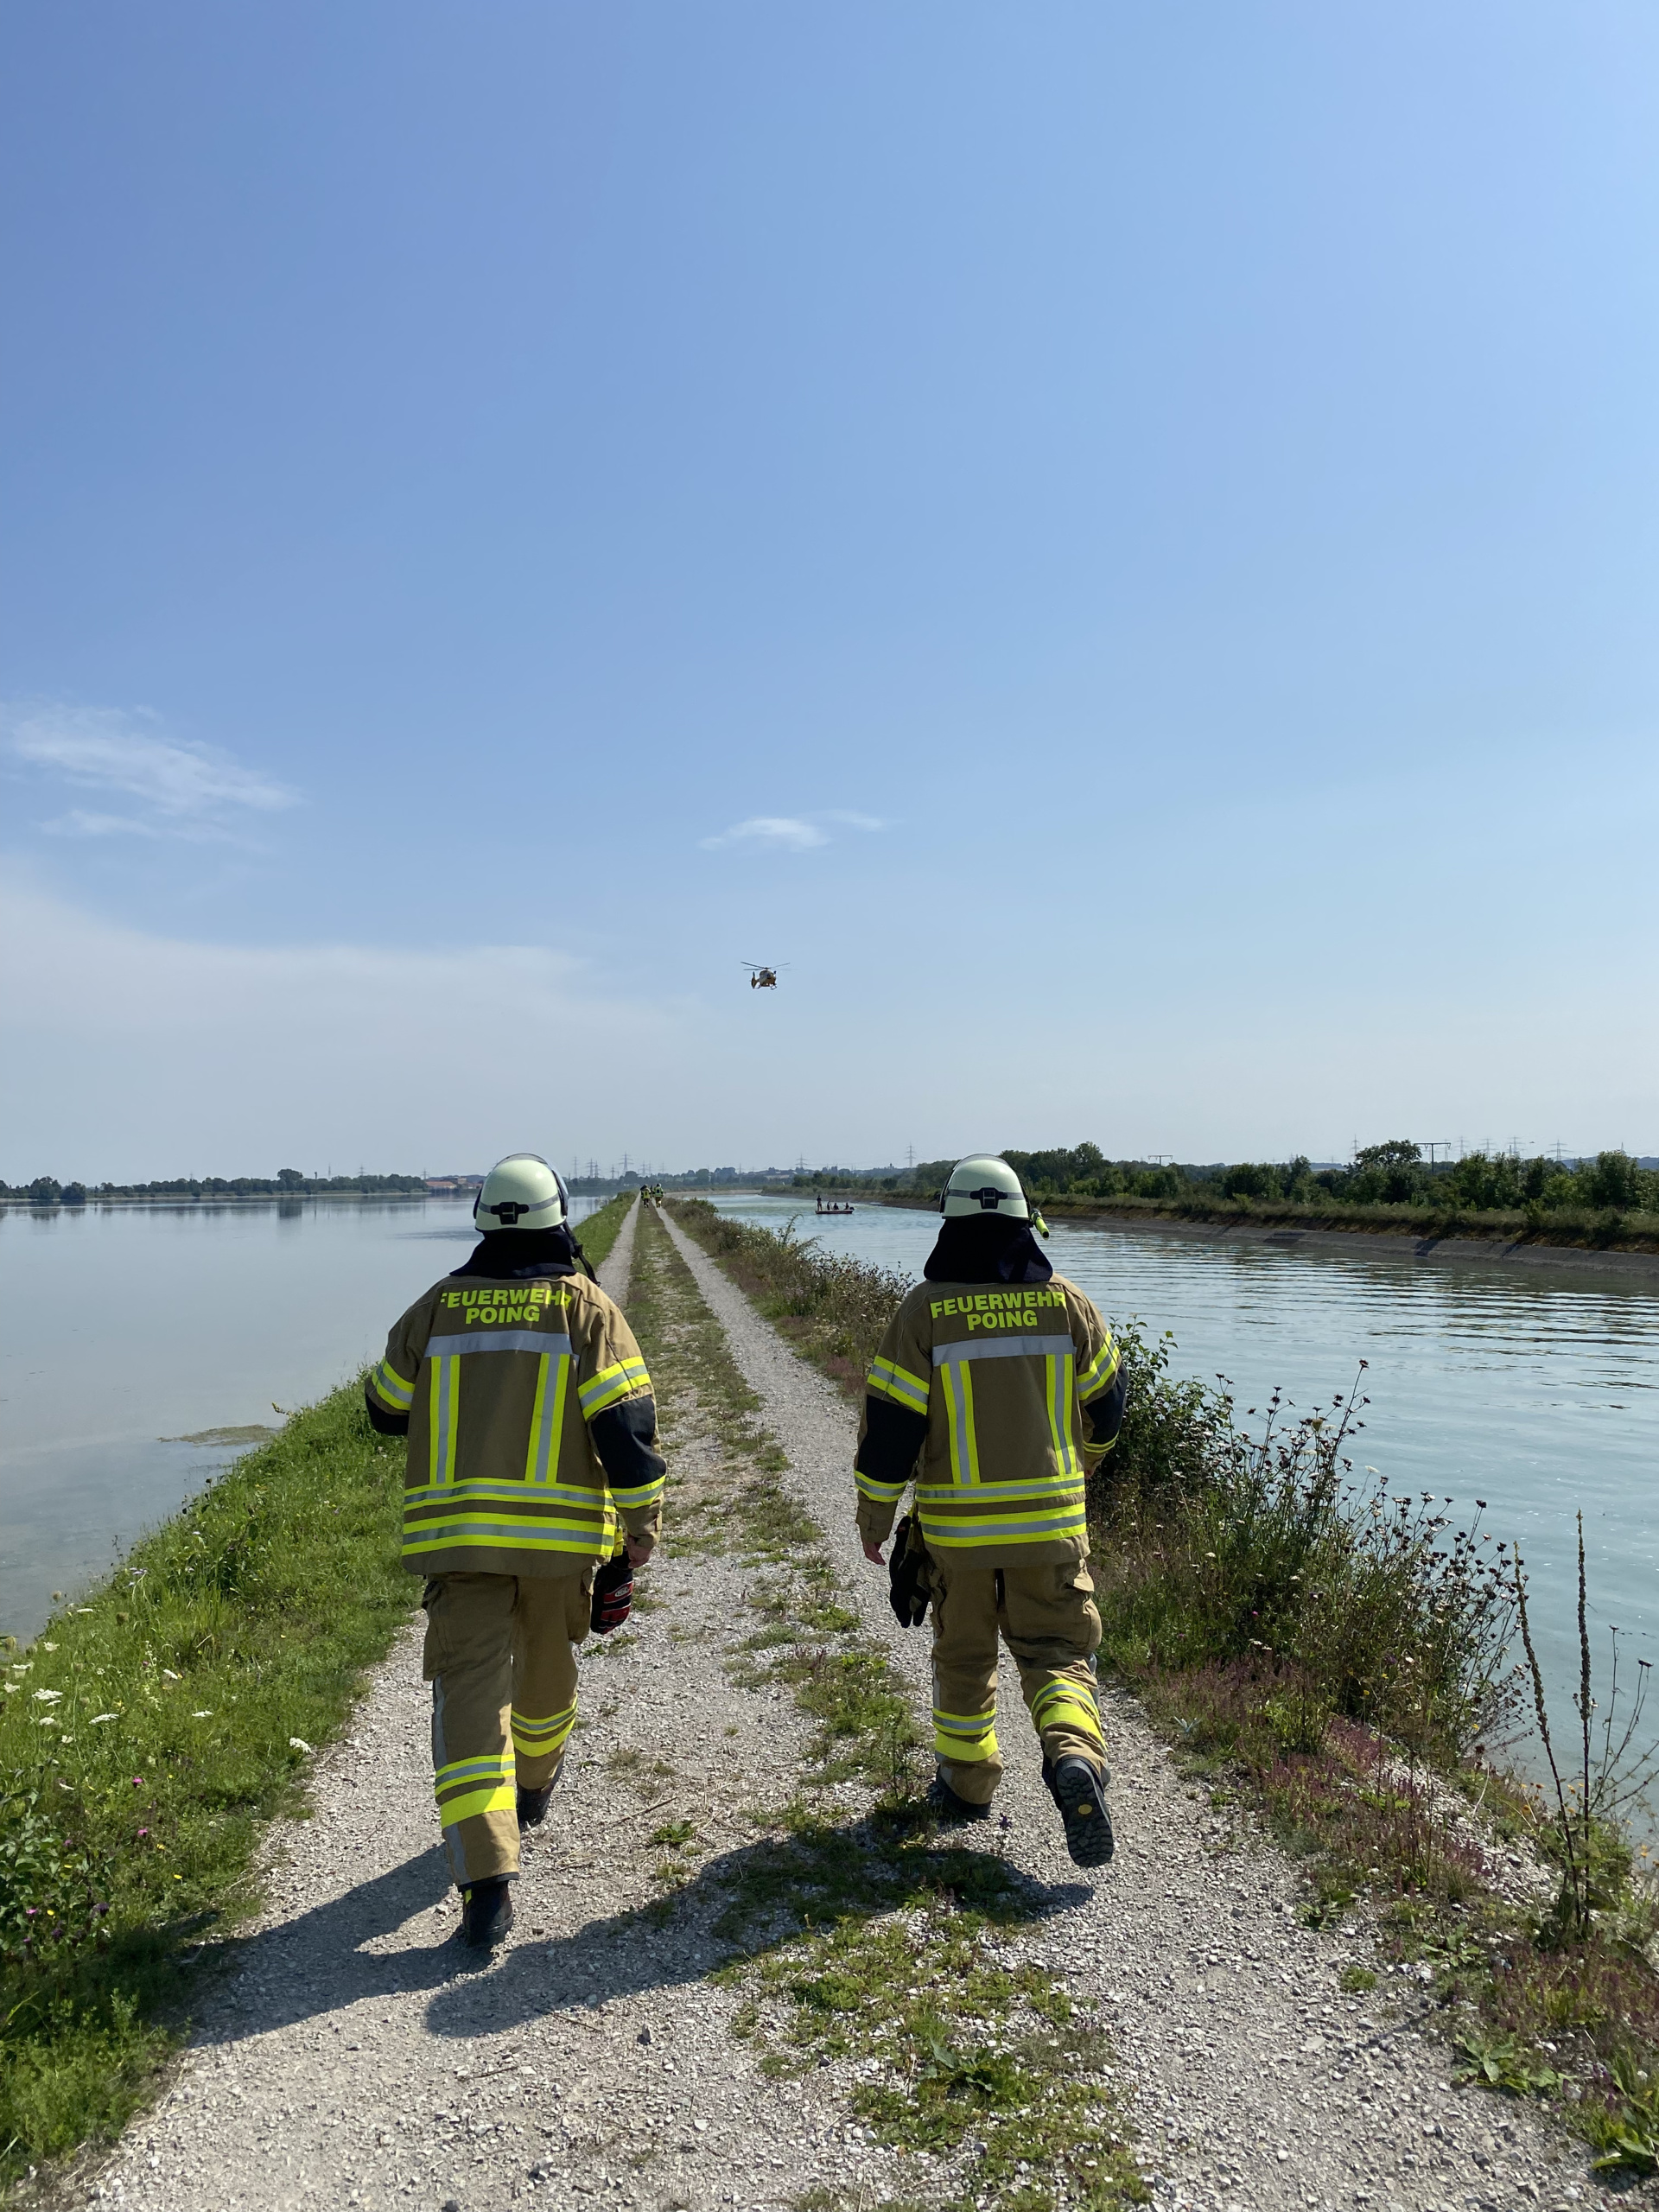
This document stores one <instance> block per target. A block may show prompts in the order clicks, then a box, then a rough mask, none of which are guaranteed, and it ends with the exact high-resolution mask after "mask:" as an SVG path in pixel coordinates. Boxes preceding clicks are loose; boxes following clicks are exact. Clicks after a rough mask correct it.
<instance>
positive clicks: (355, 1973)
mask: <svg viewBox="0 0 1659 2212" xmlns="http://www.w3.org/2000/svg"><path fill="white" fill-rule="evenodd" d="M450 1891H451V1885H450V1880H449V1872H448V1866H446V1865H445V1863H444V1857H443V1853H442V1848H441V1847H436V1846H435V1847H433V1848H432V1849H431V1850H429V1851H423V1852H421V1853H418V1854H417V1855H416V1857H415V1858H413V1859H405V1860H404V1864H403V1865H402V1866H394V1867H393V1868H391V1872H388V1873H385V1874H379V1875H377V1876H376V1877H375V1878H374V1879H373V1880H372V1881H371V1882H364V1883H362V1884H361V1885H359V1887H358V1888H357V1889H354V1890H348V1891H346V1894H345V1896H344V1897H336V1898H335V1899H334V1902H333V1903H332V1904H324V1905H319V1906H317V1908H316V1909H315V1911H312V1912H302V1913H301V1914H300V1916H298V1918H297V1919H295V1920H285V1921H283V1923H282V1925H281V1926H280V1927H277V1928H268V1929H265V1930H264V1933H263V1934H261V1935H258V1936H250V1937H248V1938H247V1939H246V1940H245V1942H239V1943H238V1944H237V1946H236V1948H235V1952H234V1955H233V1959H232V1961H231V1962H229V1974H228V1986H227V1988H226V1993H225V1996H224V1998H223V1999H221V2003H220V2005H218V2006H215V2007H214V2011H215V2013H216V2014H218V2015H219V2017H218V2018H217V2019H216V2020H215V2022H214V2024H213V2027H212V2028H211V2029H210V2030H209V2031H207V2033H206V2034H205V2035H203V2036H202V2037H201V2040H202V2041H203V2042H204V2043H209V2044H212V2043H232V2042H235V2041H237V2040H238V2039H239V2038H240V2037H243V2036H249V2035H263V2034H264V2033H266V2032H267V2031H269V2030H270V2029H272V2028H283V2027H290V2026H292V2025H293V2024H295V2023H296V2021H300V2020H309V2019H315V2018H318V2017H319V2016H321V2015H322V2014H325V2013H328V2012H339V2011H340V2010H341V2009H342V2008H343V2007H345V2006H346V2005H354V2004H356V2003H357V2002H358V2001H359V1999H362V1998H365V1997H387V1996H391V1995H394V1994H396V1993H397V1992H399V1991H410V1990H421V1989H430V1988H432V1987H434V1986H435V1985H436V1984H437V1983H439V1982H442V1981H447V1980H448V1979H449V1978H450V1977H451V1976H452V1975H454V1974H461V1973H464V1972H466V1971H467V1969H468V1968H469V1967H475V1966H476V1964H477V1961H476V1960H475V1959H474V1958H473V1957H471V1956H470V1955H468V1954H467V1953H466V1952H463V1951H461V1949H460V1948H458V1946H457V1945H456V1944H455V1943H454V1942H452V1941H449V1940H448V1931H447V1930H446V1934H445V1938H444V1939H443V1940H441V1941H439V1942H435V1943H417V1944H416V1945H414V1946H413V1947H410V1948H398V1949H396V1950H366V1949H365V1948H363V1946H364V1945H365V1944H369V1943H372V1942H375V1941H376V1940H377V1938H379V1937H383V1936H390V1935H391V1934H392V1933H393V1932H394V1931H395V1930H396V1929H400V1928H402V1927H403V1926H404V1924H405V1923H407V1922H408V1921H410V1920H411V1919H412V1918H413V1917H414V1916H415V1915H416V1913H419V1912H429V1911H430V1910H431V1909H432V1907H433V1906H434V1905H435V1904H437V1903H438V1902H439V1900H440V1899H441V1898H442V1897H446V1896H448V1895H449V1894H450Z"/></svg>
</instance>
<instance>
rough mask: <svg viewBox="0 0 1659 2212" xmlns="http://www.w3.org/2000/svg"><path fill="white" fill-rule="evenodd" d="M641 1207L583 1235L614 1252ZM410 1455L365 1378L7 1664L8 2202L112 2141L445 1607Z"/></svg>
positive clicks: (1, 2159)
mask: <svg viewBox="0 0 1659 2212" xmlns="http://www.w3.org/2000/svg"><path fill="white" fill-rule="evenodd" d="M625 1212H626V1203H625V1202H620V1201H619V1202H617V1203H616V1204H615V1205H613V1206H610V1207H607V1208H606V1209H605V1210H604V1212H603V1213H602V1214H601V1215H597V1216H595V1217H594V1220H593V1222H592V1223H590V1224H583V1237H584V1242H585V1243H587V1245H588V1250H589V1253H590V1255H591V1254H595V1253H597V1255H598V1256H601V1257H602V1256H603V1255H604V1253H605V1252H607V1251H608V1249H610V1245H611V1243H612V1242H613V1239H614V1236H615V1234H616V1230H617V1228H618V1227H619V1226H620V1222H621V1219H622V1217H623V1215H624V1213H625ZM403 1474H404V1447H403V1446H402V1444H401V1443H399V1442H398V1441H397V1440H395V1439H389V1438H384V1437H378V1436H377V1435H376V1434H375V1433H374V1432H373V1431H372V1429H371V1428H370V1427H369V1424H368V1421H367V1419H366V1417H365V1414H364V1410H363V1404H362V1393H361V1387H360V1385H359V1384H358V1383H350V1384H348V1385H346V1386H345V1387H344V1388H342V1389H339V1390H336V1391H334V1393H333V1394H332V1395H330V1396H329V1397H327V1398H325V1399H324V1400H323V1401H322V1402H321V1404H319V1405H316V1406H313V1407H310V1408H308V1409H307V1410H306V1411H304V1412H302V1413H300V1414H296V1415H295V1416H294V1418H293V1419H292V1420H290V1421H289V1422H288V1424H287V1425H286V1427H283V1429H282V1431H281V1432H280V1433H278V1434H277V1436H276V1437H274V1438H273V1439H272V1440H271V1441H270V1443H269V1444H266V1445H264V1446H262V1447H261V1448H260V1449H258V1450H257V1451H254V1452H248V1453H247V1454H245V1456H244V1457H243V1458H241V1459H238V1460H236V1461H235V1462H234V1463H233V1464H232V1465H231V1466H230V1467H229V1468H228V1469H227V1470H226V1472H225V1473H224V1474H223V1475H221V1476H220V1477H219V1478H218V1479H217V1480H216V1481H214V1482H213V1484H210V1485H209V1487H208V1488H207V1490H205V1491H203V1492H202V1494H201V1495H200V1497H198V1498H196V1499H194V1501H193V1502H192V1503H190V1504H189V1505H188V1506H187V1507H186V1508H185V1509H184V1510H183V1511H182V1512H181V1513H180V1514H178V1515H177V1516H175V1518H174V1519H173V1520H171V1521H169V1522H167V1523H165V1524H164V1525H163V1526H162V1528H160V1529H157V1530H156V1531H155V1532H154V1533H153V1534H152V1535H148V1536H146V1537H144V1538H143V1540H142V1541H140V1542H139V1543H137V1545H135V1546H134V1548H133V1549H132V1551H131V1553H130V1555H129V1556H128V1558H127V1560H125V1561H124V1564H123V1565H122V1566H121V1567H119V1568H118V1570H117V1572H116V1573H114V1574H113V1575H112V1576H111V1579H110V1580H109V1581H108V1582H106V1583H105V1584H104V1585H103V1586H101V1587H100V1588H99V1589H97V1590H95V1591H93V1592H92V1593H91V1594H90V1595H88V1596H86V1597H85V1598H82V1599H79V1600H77V1601H76V1602H75V1603H73V1604H72V1605H68V1606H66V1607H65V1608H64V1609H63V1611H60V1613H58V1614H57V1615H55V1616H54V1618H53V1619H52V1620H51V1621H50V1622H49V1623H48V1625H47V1627H46V1628H45V1629H44V1630H42V1631H41V1635H40V1636H39V1637H37V1638H36V1640H35V1643H33V1644H32V1645H31V1646H29V1649H27V1650H25V1651H22V1652H19V1651H17V1650H16V1648H15V1646H10V1644H9V1645H8V1648H7V1649H6V1650H5V1652H4V1654H3V1660H0V1675H3V1680H4V1681H5V1684H6V1688H5V1694H4V1699H3V1709H0V2184H3V2183H6V2182H9V2181H10V2180H13V2179H15V2178H16V2177H17V2176H18V2175H19V2174H20V2173H22V2172H23V2171H26V2170H27V2168H28V2167H29V2166H30V2165H35V2166H39V2165H43V2164H47V2163H48V2162H49V2161H52V2160H55V2159H60V2158H64V2157H66V2156H67V2155H68V2154H69V2153H71V2152H73V2151H75V2150H76V2149H77V2148H79V2146H80V2145H83V2144H86V2143H88V2142H97V2141H105V2140H108V2139H110V2138H111V2137H112V2136H113V2135H114V2134H115V2133H117V2132H118V2130H119V2129H120V2127H121V2126H123V2124H124V2122H125V2121H126V2120H127V2119H128V2118H129V2117H130V2114H131V2113H133V2112H134V2111H135V2110H136V2109H137V2107H139V2106H140V2105H141V2104H142V2103H143V2102H144V2101H146V2099H147V2098H148V2096H149V2094H150V2093H151V2091H152V2089H153V2088H154V2086H155V2084H156V2080H157V2077H158V2075H159V2072H160V2069H162V2066H163V2065H164V2063H165V2062H166V2060H167V2059H168V2056H169V2055H170V2054H171V2052H172V2051H173V2050H175V2048H176V2046H177V2044H178V2042H179V2040H180V2039H181V2037H182V2035H183V2033H184V2031H185V2029H186V2026H187V2024H188V2012H189V2009H190V2007H191V2005H192V2003H193V2002H194V1999H195V1998H196V1996H197V1994H198V1993H199V1992H200V1986H201V1976H202V1974H203V1973H204V1972H205V1971H206V1970H207V1968H208V1967H211V1966H212V1965H213V1963H214V1962H215V1961H216V1960H217V1958H218V1957H219V1955H221V1954H222V1951H223V1948H224V1946H225V1944H226V1941H227V1939H228V1938H229V1937H230V1936H232V1934H233V1932H234V1930H235V1929H236V1926H237V1924H238V1922H239V1921H240V1920H241V1918H242V1917H243V1916H245V1914H246V1913H247V1912H248V1910H250V1909H251V1906H252V1905H253V1904H254V1903H255V1902H256V1899H257V1891H256V1885H255V1879H254V1860H255V1855H256V1853H257V1847H258V1844H259V1840H260V1838H261V1835H262V1834H263V1832H264V1827H265V1824H266V1823H267V1822H268V1821H270V1820H271V1819H272V1818H273V1817H274V1816H276V1815H278V1814H283V1813H293V1812H297V1811H299V1810H301V1809H302V1806H303V1803H304V1793H305V1783H306V1777H307V1774H308V1770H309V1764H310V1753H311V1751H313V1750H315V1749H318V1748H320V1747H321V1745H324V1744H326V1743H327V1742H328V1741H329V1740H330V1738H333V1737H334V1736H336V1735H337V1734H338V1733H339V1732H340V1728H341V1726H342V1725H343V1724H344V1723H345V1721H346V1719H347V1717H348V1716H349V1714H350V1713H351V1710H352V1707H353V1702H354V1700H355V1699H356V1697H357V1695H358V1694H359V1690H360V1688H361V1687H362V1684H363V1679H364V1674H365V1669H368V1668H370V1667H372V1665H373V1664H374V1663H375V1662H377V1661H378V1660H379V1659H380V1658H382V1657H383V1656H385V1652H386V1650H387V1649H388V1648H389V1646H390V1644H391V1640H392V1637H394V1636H395V1634H396V1633H397V1630H398V1628H399V1627H400V1626H401V1625H402V1624H403V1623H404V1621H406V1620H407V1619H408V1618H409V1616H410V1612H411V1611H412V1610H413V1608H414V1605H415V1604H416V1599H417V1598H418V1596H419V1593H420V1583H419V1581H418V1580H417V1579H416V1577H414V1576H412V1575H410V1574H407V1573H404V1570H403V1568H402V1567H401V1566H400V1565H399V1562H398V1556H397V1552H398V1530H399V1520H400V1510H401V1493H402V1488H403Z"/></svg>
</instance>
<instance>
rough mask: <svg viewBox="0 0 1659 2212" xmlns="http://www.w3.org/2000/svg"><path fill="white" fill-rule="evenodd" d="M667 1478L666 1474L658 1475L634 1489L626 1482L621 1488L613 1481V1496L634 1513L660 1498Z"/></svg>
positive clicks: (636, 1485) (653, 1503)
mask: <svg viewBox="0 0 1659 2212" xmlns="http://www.w3.org/2000/svg"><path fill="white" fill-rule="evenodd" d="M666 1480H667V1477H666V1476H664V1475H658V1476H657V1477H656V1478H654V1480H652V1481H651V1482H648V1483H638V1484H635V1485H634V1486H633V1487H632V1489H630V1488H629V1487H627V1485H626V1484H624V1486H623V1487H622V1488H621V1489H620V1490H619V1489H618V1487H617V1485H616V1484H614V1483H613V1484H611V1496H612V1497H613V1498H614V1499H615V1500H616V1502H617V1503H618V1504H619V1505H625V1506H626V1508H627V1509H628V1510H629V1512H630V1513H633V1512H636V1511H638V1510H639V1508H640V1507H641V1506H645V1505H655V1504H656V1503H657V1501H658V1498H659V1497H661V1496H662V1494H663V1487H664V1483H665V1482H666Z"/></svg>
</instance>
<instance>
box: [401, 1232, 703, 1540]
mask: <svg viewBox="0 0 1659 2212" xmlns="http://www.w3.org/2000/svg"><path fill="white" fill-rule="evenodd" d="M365 1392H366V1395H367V1399H368V1406H369V1417H370V1419H371V1421H373V1423H374V1425H375V1427H377V1428H378V1429H381V1430H383V1431H389V1432H392V1433H397V1432H401V1431H405V1430H406V1432H407V1433H408V1437H409V1462H408V1467H407V1470H406V1471H405V1474H404V1547H403V1556H404V1566H405V1567H408V1568H409V1569H410V1572H411V1573H416V1574H428V1575H430V1574H454V1573H482V1574H525V1575H548V1574H569V1573H576V1572H578V1571H579V1570H580V1569H581V1568H582V1567H584V1566H585V1565H586V1564H587V1563H588V1561H589V1560H600V1559H605V1558H608V1557H609V1555H610V1554H611V1553H612V1551H613V1549H614V1548H615V1540H616V1526H617V1520H618V1517H619V1516H620V1519H621V1521H622V1523H623V1525H624V1527H625V1528H626V1530H627V1532H628V1534H629V1535H631V1536H643V1535H656V1534H657V1531H658V1525H659V1523H660V1521H661V1518H662V1496H663V1476H664V1462H663V1460H662V1459H661V1458H660V1457H659V1456H658V1453H657V1452H655V1451H654V1450H653V1449H652V1446H653V1445H654V1444H655V1442H656V1438H657V1407H656V1402H655V1400H654V1399H653V1397H652V1389H651V1377H650V1376H649V1375H648V1374H647V1373H646V1372H645V1361H644V1360H643V1359H642V1358H641V1357H640V1356H639V1345H638V1344H636V1343H635V1341H634V1338H633V1332H632V1330H631V1329H630V1328H629V1326H628V1325H627V1322H626V1320H625V1319H624V1318H623V1315H622V1311H621V1308H620V1306H617V1305H616V1303H615V1302H614V1300H612V1299H610V1298H607V1296H606V1294H605V1293H604V1292H603V1291H602V1290H601V1288H600V1287H599V1286H598V1284H597V1283H594V1282H590V1281H588V1279H587V1277H586V1276H584V1275H578V1274H565V1273H563V1272H557V1271H553V1270H550V1271H549V1272H548V1273H547V1274H539V1273H538V1274H516V1275H513V1276H512V1277H497V1278H491V1277H489V1276H487V1275H482V1274H471V1273H462V1274H454V1275H448V1276H446V1277H445V1279H444V1280H443V1281H442V1282H439V1283H435V1284H434V1285H433V1286H432V1287H431V1289H430V1290H429V1291H427V1292H426V1293H425V1294H424V1295H423V1297H420V1298H417V1299H416V1301H415V1303H414V1305H413V1306H410V1309H409V1311H408V1313H405V1314H404V1316H403V1318H402V1319H400V1320H399V1321H398V1322H397V1324H396V1325H395V1326H394V1327H393V1329H392V1332H391V1335H390V1336H389V1337H388V1338H387V1339H386V1356H385V1358H384V1359H383V1360H382V1361H381V1362H380V1364H379V1365H378V1367H377V1368H376V1369H375V1370H374V1371H373V1373H372V1375H371V1376H369V1379H368V1382H367V1383H366V1385H365Z"/></svg>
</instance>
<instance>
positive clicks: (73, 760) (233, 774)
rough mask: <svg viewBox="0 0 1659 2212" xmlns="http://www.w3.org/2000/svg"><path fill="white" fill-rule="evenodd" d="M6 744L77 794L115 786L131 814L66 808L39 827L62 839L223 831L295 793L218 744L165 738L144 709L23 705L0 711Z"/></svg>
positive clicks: (198, 835)
mask: <svg viewBox="0 0 1659 2212" xmlns="http://www.w3.org/2000/svg"><path fill="white" fill-rule="evenodd" d="M3 728H4V743H5V750H6V752H7V753H9V754H10V757H11V758H12V759H13V760H16V761H20V762H22V763H23V764H25V765H26V766H29V767H31V768H34V769H36V770H38V771H39V772H41V774H42V775H43V776H46V777H48V778H51V779H54V780H56V781H59V782H61V783H65V784H68V785H71V786H72V787H73V788H74V789H76V790H79V791H98V792H100V793H104V794H112V793H118V794H119V795H120V796H121V797H122V798H127V799H130V800H133V801H135V802H136V803H137V811H136V812H133V813H127V814H114V813H107V812H99V811H97V810H91V809H87V808H82V807H72V808H70V810H68V811H67V813H65V814H60V815H56V816H54V817H53V818H52V819H51V820H49V821H47V822H43V823H41V824H40V827H41V829H45V830H47V831H48V832H49V833H50V834H51V835H52V836H59V837H111V836H140V837H188V838H191V839H197V840H200V839H203V838H219V837H222V836H226V835H227V834H228V831H227V828H226V825H227V824H228V823H231V822H232V821H234V820H236V819H237V818H238V817H242V818H244V819H245V818H246V817H247V816H248V815H250V814H254V815H262V814H275V813H278V812H280V811H282V810H283V809H284V808H286V807H290V806H296V805H297V804H299V793H298V792H297V791H290V790H289V788H288V786H287V785H284V784H279V783H278V782H277V780H276V779H275V778H274V777H271V776H268V775H266V774H265V773H264V771H263V770H261V769H257V768H245V767H244V766H242V764H241V762H240V761H239V760H234V759H232V756H231V755H230V754H229V753H223V752H220V751H219V749H218V748H217V747H214V746H209V745H196V744H192V743H190V742H189V741H187V740H183V739H179V738H174V737H169V736H168V735H166V734H164V732H163V730H162V728H161V726H160V724H159V722H158V721H157V718H156V716H155V715H149V714H142V713H141V714H127V713H124V712H122V711H120V710H119V709H111V708H89V707H62V706H51V705H43V706H29V707H22V708H16V707H14V708H10V709H6V710H5V713H4V715H3Z"/></svg>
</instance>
